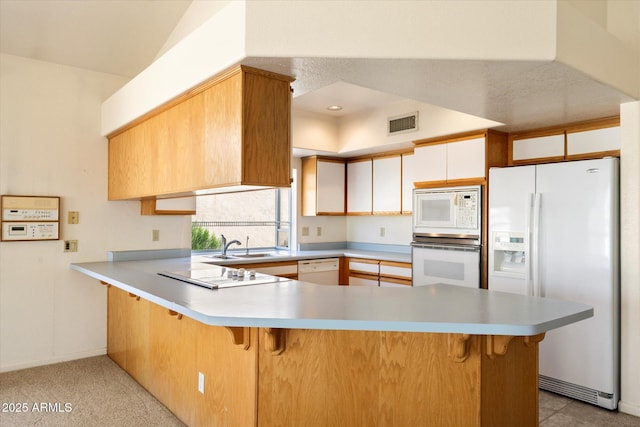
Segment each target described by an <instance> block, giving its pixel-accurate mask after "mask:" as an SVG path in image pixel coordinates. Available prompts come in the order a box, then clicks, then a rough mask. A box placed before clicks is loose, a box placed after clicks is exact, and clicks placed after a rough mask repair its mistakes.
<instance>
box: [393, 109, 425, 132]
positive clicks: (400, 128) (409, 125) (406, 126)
mask: <svg viewBox="0 0 640 427" xmlns="http://www.w3.org/2000/svg"><path fill="white" fill-rule="evenodd" d="M417 130H418V112H417V111H415V112H413V113H409V114H403V115H402V116H395V117H390V118H389V120H388V124H387V135H397V134H399V133H407V132H415V131H417Z"/></svg>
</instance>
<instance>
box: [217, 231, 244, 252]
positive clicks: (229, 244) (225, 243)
mask: <svg viewBox="0 0 640 427" xmlns="http://www.w3.org/2000/svg"><path fill="white" fill-rule="evenodd" d="M220 237H222V257H223V258H225V257H226V256H227V249H229V246H231V245H233V244H234V243H235V244H236V245H242V243H240V241H239V240H232V241H230V242H229V243H227V238H226V237H224V234H221V235H220Z"/></svg>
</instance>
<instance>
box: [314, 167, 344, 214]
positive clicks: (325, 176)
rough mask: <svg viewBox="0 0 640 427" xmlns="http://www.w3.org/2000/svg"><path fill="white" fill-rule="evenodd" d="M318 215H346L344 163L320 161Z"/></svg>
mask: <svg viewBox="0 0 640 427" xmlns="http://www.w3.org/2000/svg"><path fill="white" fill-rule="evenodd" d="M317 168H318V181H317V186H318V187H317V198H318V200H317V203H318V204H317V206H318V209H317V210H318V213H334V214H335V213H337V214H344V178H345V171H344V163H338V162H330V161H323V160H321V159H319V160H318V165H317Z"/></svg>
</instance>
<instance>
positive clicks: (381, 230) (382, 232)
mask: <svg viewBox="0 0 640 427" xmlns="http://www.w3.org/2000/svg"><path fill="white" fill-rule="evenodd" d="M380 237H384V227H380Z"/></svg>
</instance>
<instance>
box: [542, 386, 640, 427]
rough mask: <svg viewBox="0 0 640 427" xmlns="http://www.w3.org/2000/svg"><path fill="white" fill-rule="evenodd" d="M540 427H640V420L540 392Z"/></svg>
mask: <svg viewBox="0 0 640 427" xmlns="http://www.w3.org/2000/svg"><path fill="white" fill-rule="evenodd" d="M538 417H539V418H538V419H539V421H540V427H640V418H638V417H634V416H632V415H628V414H623V413H619V412H617V411H609V410H607V409H604V408H600V407H598V406H594V405H590V404H588V403H584V402H580V401H578V400H574V399H571V398H568V397H565V396H560V395H557V394H554V393H549V392H547V391H543V390H540V411H539V416H538Z"/></svg>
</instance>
